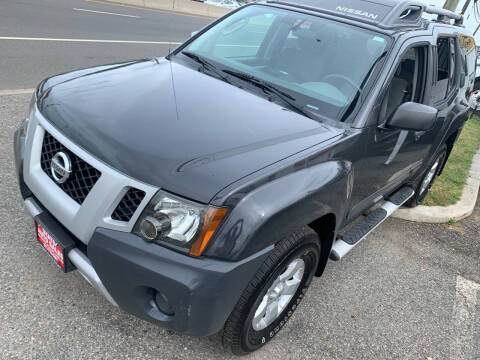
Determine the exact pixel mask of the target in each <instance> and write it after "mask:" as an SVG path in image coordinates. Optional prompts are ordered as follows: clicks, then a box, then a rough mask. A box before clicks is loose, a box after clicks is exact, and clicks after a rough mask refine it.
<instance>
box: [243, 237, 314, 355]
mask: <svg viewBox="0 0 480 360" xmlns="http://www.w3.org/2000/svg"><path fill="white" fill-rule="evenodd" d="M304 240H310V239H308V237H306V238H304ZM295 258H301V259H302V260H303V261H304V262H305V271H304V274H303V277H302V281H301V283H300V285H299V286H298V289H297V291H296V292H295V295H294V296H293V298H292V299H291V300H290V303H289V304H288V305H287V307H286V308H285V309H284V310H283V312H282V313H281V314H280V316H278V318H277V319H275V320H274V321H273V322H272V323H271V324H270V325H269V326H267V327H266V328H265V329H263V330H260V331H256V330H255V329H253V325H252V320H253V316H254V315H255V311H256V309H257V308H258V306H259V304H260V302H261V301H262V299H263V296H264V295H265V294H266V292H267V291H268V289H269V288H270V286H271V285H272V283H273V282H274V281H275V279H276V278H277V277H278V276H279V275H280V274H281V273H282V272H283V271H284V269H285V268H286V266H287V265H288V264H289V263H290V262H291V261H293V260H294V259H295ZM319 258H320V246H319V243H318V241H317V240H316V239H311V240H310V241H302V242H300V243H299V244H297V246H295V247H294V248H292V249H291V251H290V252H289V253H287V255H286V256H284V257H283V258H282V259H281V261H280V262H279V263H277V264H276V266H275V267H274V269H273V271H272V272H271V274H270V276H269V277H268V278H267V280H266V281H265V282H263V286H262V287H261V288H260V289H258V291H257V292H256V295H254V296H252V299H254V300H255V301H254V302H253V304H252V306H251V307H250V311H249V313H248V316H247V317H246V320H245V322H244V324H243V328H242V333H241V343H242V348H243V351H245V352H252V351H255V350H257V349H258V348H260V347H262V346H263V345H265V344H266V343H268V342H269V341H270V340H271V339H272V338H274V337H275V335H276V334H277V333H278V332H279V331H280V330H281V329H282V328H283V326H284V325H285V323H286V322H287V321H288V319H289V318H290V317H291V316H292V314H293V312H294V311H295V310H296V308H297V307H298V305H299V304H300V303H301V302H302V300H303V298H304V296H305V293H306V292H307V289H308V287H309V286H310V283H311V281H312V278H313V275H314V273H315V270H316V267H317V265H318V261H319Z"/></svg>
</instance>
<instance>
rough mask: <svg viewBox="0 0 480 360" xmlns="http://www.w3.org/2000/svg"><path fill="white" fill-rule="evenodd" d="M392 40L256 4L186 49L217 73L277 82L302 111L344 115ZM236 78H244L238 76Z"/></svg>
mask: <svg viewBox="0 0 480 360" xmlns="http://www.w3.org/2000/svg"><path fill="white" fill-rule="evenodd" d="M387 43H388V38H387V37H384V36H383V35H380V34H377V33H374V32H371V31H367V30H364V29H361V28H358V27H353V26H349V25H346V24H342V23H339V22H335V21H330V20H327V19H324V18H321V17H317V16H311V15H307V14H303V13H298V12H293V11H288V10H283V9H277V8H273V7H269V6H262V5H253V6H248V7H246V8H244V9H242V10H240V11H238V12H237V13H235V14H233V15H231V16H230V17H228V18H226V19H225V20H223V21H221V22H220V23H218V24H217V25H215V26H214V27H212V28H211V29H209V30H208V31H206V32H205V33H203V34H202V35H201V36H200V37H198V38H197V39H195V40H194V41H193V42H191V43H190V44H189V45H188V46H186V47H185V48H183V49H182V51H183V52H185V54H188V55H190V56H189V57H190V59H191V58H192V54H194V55H197V56H198V57H201V59H202V60H203V61H207V62H208V64H209V65H210V66H212V65H213V66H214V67H215V68H216V69H215V70H216V72H217V73H218V70H220V71H222V72H223V73H225V74H230V75H231V74H232V72H236V73H237V75H238V73H241V75H245V74H246V75H249V76H251V77H254V79H255V80H256V81H257V82H256V84H257V85H258V80H260V81H263V82H264V83H267V84H268V85H271V86H275V87H276V89H275V90H277V89H280V90H281V91H282V93H283V94H288V95H289V99H291V101H290V103H292V102H295V105H296V106H297V107H298V109H303V111H302V112H305V111H308V112H311V113H313V114H315V113H317V114H318V115H321V116H325V117H328V118H330V119H334V120H342V119H344V115H345V114H346V113H347V112H349V110H350V111H351V107H353V104H354V102H355V101H356V100H357V99H358V96H359V94H360V91H361V90H362V88H363V87H364V86H365V84H366V83H367V80H368V78H369V77H370V76H371V74H372V72H373V70H374V68H375V65H376V64H377V63H378V62H379V59H380V58H381V57H382V56H383V55H384V54H385V50H386V46H387ZM198 57H197V61H198ZM240 78H242V77H240ZM244 78H245V77H244V76H243V80H245V79H244ZM247 80H248V79H247ZM236 81H241V80H239V79H238V76H237V78H236ZM254 85H255V83H254ZM261 90H265V87H262V88H261V89H260V90H259V92H260V93H261ZM277 93H278V91H277ZM351 105H352V106H351Z"/></svg>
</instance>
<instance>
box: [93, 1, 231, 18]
mask: <svg viewBox="0 0 480 360" xmlns="http://www.w3.org/2000/svg"><path fill="white" fill-rule="evenodd" d="M87 1H93V2H99V3H105V4H110V5H120V6H125V7H133V8H141V9H146V10H156V11H162V12H166V13H171V14H177V15H186V16H198V17H201V18H207V19H216V18H219V17H221V16H223V15H225V14H227V13H228V12H230V11H231V10H230V9H227V8H223V7H220V6H215V5H209V4H203V3H201V2H196V1H192V0H87Z"/></svg>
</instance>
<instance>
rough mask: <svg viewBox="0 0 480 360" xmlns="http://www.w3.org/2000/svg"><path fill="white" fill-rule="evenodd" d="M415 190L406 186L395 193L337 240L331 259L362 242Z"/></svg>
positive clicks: (338, 258) (346, 252)
mask: <svg viewBox="0 0 480 360" xmlns="http://www.w3.org/2000/svg"><path fill="white" fill-rule="evenodd" d="M413 194H415V191H413V189H412V188H411V187H408V186H405V187H403V188H401V189H400V190H398V191H397V192H396V193H395V194H393V195H392V196H391V197H390V199H389V201H385V203H384V204H383V205H382V206H381V207H379V208H378V209H376V210H374V211H372V212H371V213H370V214H368V215H367V216H366V217H365V218H364V219H363V220H361V221H359V222H358V223H356V224H355V225H354V226H353V227H352V228H351V229H350V230H348V231H347V232H346V233H345V234H343V236H342V237H341V238H340V239H338V240H337V241H335V243H334V244H333V246H332V251H331V252H330V259H332V260H335V261H338V260H340V259H341V258H343V257H344V256H345V255H347V254H348V252H349V251H350V250H352V249H353V248H354V247H355V246H356V245H358V244H359V243H360V241H362V240H363V239H364V238H365V237H366V236H367V235H368V234H370V233H371V232H372V231H373V230H375V228H376V227H377V226H378V225H380V224H381V223H382V222H384V221H385V220H386V219H387V218H388V217H389V216H390V215H392V213H393V212H394V211H395V210H397V209H398V208H399V207H400V206H402V205H403V204H404V203H405V202H406V201H407V200H408V199H410V198H411V197H412V196H413Z"/></svg>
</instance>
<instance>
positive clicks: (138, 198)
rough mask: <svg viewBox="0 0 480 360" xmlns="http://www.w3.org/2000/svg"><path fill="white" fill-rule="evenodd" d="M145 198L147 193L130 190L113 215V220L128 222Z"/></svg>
mask: <svg viewBox="0 0 480 360" xmlns="http://www.w3.org/2000/svg"><path fill="white" fill-rule="evenodd" d="M144 197H145V192H144V191H142V190H138V189H135V188H130V189H129V190H128V191H127V193H126V194H125V196H124V197H123V199H122V201H120V203H119V204H118V205H117V207H116V208H115V210H114V211H113V213H112V219H113V220H118V221H125V222H128V221H130V219H131V218H132V216H133V214H134V213H135V211H136V210H137V208H138V206H139V205H140V203H141V202H142V200H143V198H144Z"/></svg>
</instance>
